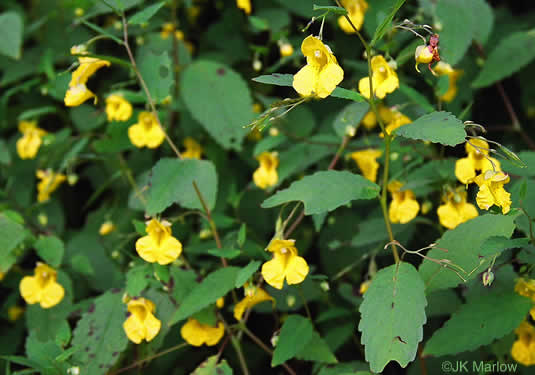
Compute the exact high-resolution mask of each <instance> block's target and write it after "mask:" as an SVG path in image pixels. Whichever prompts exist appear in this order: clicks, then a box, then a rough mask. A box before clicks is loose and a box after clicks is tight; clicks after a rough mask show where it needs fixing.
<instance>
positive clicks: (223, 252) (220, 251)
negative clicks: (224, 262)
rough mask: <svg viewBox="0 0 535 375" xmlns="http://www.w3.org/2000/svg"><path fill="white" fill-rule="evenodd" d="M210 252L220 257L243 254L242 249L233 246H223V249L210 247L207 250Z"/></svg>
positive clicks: (233, 256)
mask: <svg viewBox="0 0 535 375" xmlns="http://www.w3.org/2000/svg"><path fill="white" fill-rule="evenodd" d="M206 252H207V253H208V254H210V255H213V256H215V257H218V258H227V259H233V258H236V257H237V256H239V255H240V254H241V250H239V249H232V248H222V249H209V250H207V251H206Z"/></svg>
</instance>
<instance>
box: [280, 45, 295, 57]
mask: <svg viewBox="0 0 535 375" xmlns="http://www.w3.org/2000/svg"><path fill="white" fill-rule="evenodd" d="M279 52H280V54H281V56H282V57H288V56H292V55H293V53H294V48H293V46H292V45H291V44H290V43H288V42H282V43H280V45H279Z"/></svg>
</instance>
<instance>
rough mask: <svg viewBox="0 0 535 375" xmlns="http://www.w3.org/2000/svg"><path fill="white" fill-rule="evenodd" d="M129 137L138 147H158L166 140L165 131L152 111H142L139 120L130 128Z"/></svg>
mask: <svg viewBox="0 0 535 375" xmlns="http://www.w3.org/2000/svg"><path fill="white" fill-rule="evenodd" d="M128 138H130V141H131V142H132V144H133V145H134V146H136V147H139V148H142V147H148V148H157V147H159V146H160V145H161V144H162V143H163V141H164V140H165V133H164V132H163V130H162V129H161V128H160V125H159V124H158V120H157V119H156V117H155V116H154V115H153V114H152V113H151V112H140V113H139V115H138V122H137V123H135V124H134V125H132V126H130V127H129V128H128Z"/></svg>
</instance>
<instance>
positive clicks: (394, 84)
mask: <svg viewBox="0 0 535 375" xmlns="http://www.w3.org/2000/svg"><path fill="white" fill-rule="evenodd" d="M371 66H372V84H373V92H374V94H375V96H376V97H378V98H379V99H383V98H384V97H385V96H386V94H390V93H392V92H394V91H395V90H396V89H397V88H398V87H399V79H398V75H397V74H396V71H395V70H394V69H392V67H390V65H388V63H387V62H386V60H385V58H384V57H383V56H382V55H377V56H374V57H372V61H371ZM359 92H360V93H361V94H362V95H363V96H364V97H366V98H368V99H369V98H370V80H369V77H364V78H361V79H360V81H359Z"/></svg>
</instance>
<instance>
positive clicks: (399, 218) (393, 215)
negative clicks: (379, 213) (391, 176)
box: [388, 181, 420, 224]
mask: <svg viewBox="0 0 535 375" xmlns="http://www.w3.org/2000/svg"><path fill="white" fill-rule="evenodd" d="M402 186H403V184H402V183H401V182H399V181H392V182H390V183H389V184H388V191H390V193H391V194H392V202H390V206H389V208H388V216H389V217H390V221H391V222H392V223H401V224H406V223H408V222H409V221H411V220H412V219H414V218H415V217H416V215H418V211H420V204H419V203H418V202H417V201H416V198H415V197H414V193H413V192H412V191H411V190H404V191H400V189H401V187H402Z"/></svg>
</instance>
